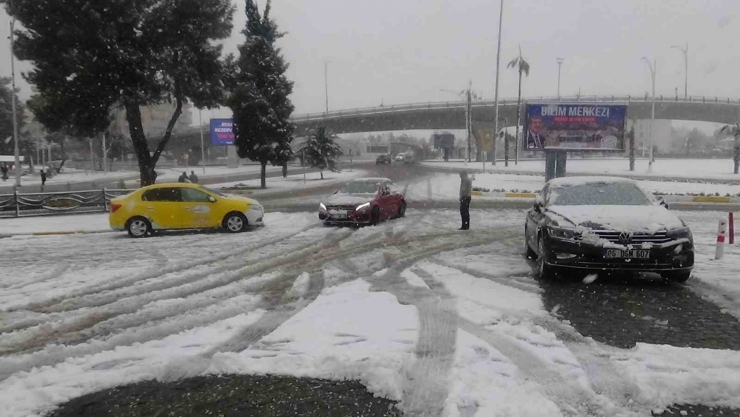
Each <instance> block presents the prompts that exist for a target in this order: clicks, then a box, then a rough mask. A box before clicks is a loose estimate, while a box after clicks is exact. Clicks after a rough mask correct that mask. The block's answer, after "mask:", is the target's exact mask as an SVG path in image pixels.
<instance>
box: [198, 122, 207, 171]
mask: <svg viewBox="0 0 740 417" xmlns="http://www.w3.org/2000/svg"><path fill="white" fill-rule="evenodd" d="M198 124H200V160H201V161H202V164H203V175H205V174H206V150H205V147H203V110H201V109H198Z"/></svg>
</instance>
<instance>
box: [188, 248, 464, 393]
mask: <svg viewBox="0 0 740 417" xmlns="http://www.w3.org/2000/svg"><path fill="white" fill-rule="evenodd" d="M448 235H449V234H448ZM420 238H425V239H424V240H426V239H427V238H428V236H422V237H420ZM389 241H392V242H393V243H389ZM381 242H382V243H383V244H382V246H381V245H380V242H371V243H369V244H366V245H373V246H381V247H380V248H376V249H381V248H382V249H386V248H388V247H389V246H391V245H394V246H397V245H403V244H408V243H412V242H414V240H412V239H410V238H402V237H395V238H393V239H387V240H386V241H381ZM450 247H459V245H458V244H456V243H452V244H451V243H449V242H447V243H443V244H441V245H440V247H439V248H433V249H429V248H424V249H421V250H417V251H415V252H412V253H411V254H406V255H405V258H409V261H407V262H412V263H413V262H415V261H416V260H418V259H419V257H420V256H421V257H426V256H429V255H430V254H433V253H439V252H441V251H444V250H449V249H450ZM359 249H361V250H365V249H366V248H359ZM355 252H357V249H352V250H348V251H345V252H344V253H341V254H340V256H330V257H329V258H330V259H329V260H331V261H334V260H338V261H339V264H340V265H342V266H344V267H345V268H347V269H348V270H349V271H352V270H354V269H356V268H355V267H354V266H352V264H351V263H349V261H347V255H349V254H351V253H355ZM325 263H326V262H324V263H322V265H323V264H325ZM313 267H314V268H317V267H319V265H313ZM307 269H308V270H311V269H310V268H307ZM376 269H377V271H379V270H382V269H384V268H383V267H380V268H376ZM377 271H364V274H365V275H367V274H370V275H372V274H373V273H375V272H377ZM317 274H321V272H314V273H312V274H311V286H310V288H312V290H309V292H308V293H307V294H306V296H304V297H303V298H302V299H301V300H298V301H297V302H293V303H292V304H290V305H285V304H281V303H277V304H275V306H274V307H273V308H272V309H271V310H268V311H267V312H266V313H265V314H264V315H263V316H262V317H261V318H260V319H259V320H258V321H257V322H256V323H253V324H252V325H250V326H247V327H246V328H245V329H244V330H243V331H242V332H241V333H240V334H239V335H238V336H236V337H234V339H232V340H229V341H228V342H226V343H224V344H222V345H220V346H216V347H214V348H213V349H211V350H210V351H209V352H208V353H207V354H205V355H203V358H206V359H207V358H209V357H212V356H213V355H214V354H216V353H220V352H240V351H243V350H246V349H248V348H249V347H250V346H254V345H255V344H258V343H259V341H260V340H261V339H262V338H263V337H265V336H267V335H268V334H270V333H272V332H273V331H274V330H275V329H277V328H278V327H279V326H280V325H282V324H283V323H284V322H285V321H287V320H289V319H290V318H291V317H293V316H294V315H296V314H298V313H299V312H300V311H301V310H303V309H304V308H305V307H306V306H308V305H309V304H310V303H311V302H313V300H314V299H315V298H316V297H318V295H319V294H320V292H321V290H322V289H323V285H324V280H323V277H322V278H321V281H318V277H317ZM398 274H400V272H398V273H397V275H398ZM319 276H320V275H319ZM356 278H357V277H352V278H350V277H349V276H348V278H347V280H350V279H356ZM398 278H399V279H400V275H398ZM401 280H402V279H401ZM319 282H320V284H319ZM403 282H405V280H404V281H403ZM287 288H288V286H287V285H285V286H283V287H282V288H281V289H282V291H278V292H277V293H276V294H274V295H273V299H274V300H278V299H281V300H282V299H283V296H284V294H285V292H284V291H287ZM425 311H426V310H425ZM433 316H434V312H432V311H430V312H429V314H425V317H433ZM433 322H434V320H431V321H430V320H426V319H425V323H427V325H426V326H425V328H426V329H427V330H428V331H427V332H425V334H427V333H428V334H430V335H431V334H432V333H434V331H433V328H434V325H433V324H432V323H433ZM452 328H453V329H454V328H455V327H454V326H452ZM425 340H426V339H425ZM452 340H453V344H452V346H453V351H454V337H453V339H452ZM429 341H432V340H431V339H429ZM432 342H433V341H432ZM423 349H426V350H427V351H431V350H432V349H433V343H431V344H430V343H427V342H425V344H424V347H423ZM432 361H433V360H432ZM432 367H433V366H426V367H422V369H421V371H422V372H423V371H424V370H426V369H432ZM427 379H428V378H427Z"/></svg>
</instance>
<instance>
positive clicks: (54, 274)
mask: <svg viewBox="0 0 740 417" xmlns="http://www.w3.org/2000/svg"><path fill="white" fill-rule="evenodd" d="M67 269H69V263H68V262H61V263H59V264H58V265H57V266H56V267H54V269H52V270H51V271H49V272H47V273H45V274H41V275H40V276H39V277H37V278H34V279H30V280H28V281H23V282H16V283H14V284H11V285H9V286H6V287H4V288H7V289H8V290H10V291H3V295H5V294H9V295H12V294H13V290H20V289H23V288H25V287H27V286H29V285H32V284H38V283H41V282H44V281H49V280H51V279H54V278H58V277H59V276H61V275H62V274H64V273H65V272H66V271H67Z"/></svg>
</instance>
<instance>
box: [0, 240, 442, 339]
mask: <svg viewBox="0 0 740 417" xmlns="http://www.w3.org/2000/svg"><path fill="white" fill-rule="evenodd" d="M338 234H339V235H340V236H339V238H335V239H333V240H332V239H331V236H329V237H327V239H328V240H329V241H328V242H327V241H326V239H325V240H324V241H322V242H319V243H315V244H313V245H311V247H310V248H309V249H310V251H308V252H302V253H296V252H294V253H293V254H291V255H289V256H288V258H289V259H287V261H284V262H280V263H277V264H275V263H274V260H269V263H268V264H267V265H266V266H264V265H263V266H260V267H259V268H257V267H253V268H252V271H251V274H245V273H240V272H239V271H237V272H234V273H232V274H229V275H228V276H226V277H223V278H224V279H228V281H229V282H228V283H231V282H233V281H238V280H239V279H243V278H245V277H247V276H250V275H252V276H253V275H256V274H257V273H266V272H269V271H270V270H272V269H277V268H280V267H290V266H291V265H293V266H297V267H299V268H305V267H306V266H307V264H306V259H305V258H309V256H310V255H314V257H313V258H311V259H312V260H311V261H310V262H309V264H308V265H310V264H312V263H313V264H316V265H317V266H321V265H323V264H324V263H326V262H328V261H331V260H335V259H339V258H341V257H343V256H348V255H351V254H354V253H360V252H363V251H365V250H366V249H368V248H369V247H373V246H376V245H378V244H380V243H379V242H380V240H376V239H374V238H375V237H376V236H377V237H379V238H380V237H382V235H383V232H382V231H379V232H376V233H374V234H372V235H371V237H372V238H371V239H370V240H369V241H368V242H365V243H363V244H361V245H353V246H352V247H351V248H349V249H344V250H339V249H337V250H336V251H332V250H328V249H329V248H330V247H331V246H332V245H338V244H339V243H340V242H341V241H343V240H344V239H346V238H348V237H350V236H352V233H351V232H350V233H343V231H340V232H339V233H338ZM427 238H434V236H429V237H427V236H422V237H420V238H418V239H427ZM407 240H408V239H407ZM302 270H303V269H301V270H300V271H302ZM300 271H297V272H294V273H293V276H292V278H293V279H294V278H295V276H297V275H299V274H300ZM224 279H222V281H223V280H224ZM273 281H276V282H278V283H279V282H281V281H285V280H284V279H282V280H281V279H276V280H273ZM228 283H227V284H228ZM221 284H222V285H219V286H217V287H222V286H223V284H224V283H223V282H221ZM268 285H269V286H275V285H276V284H275V283H272V282H269V283H267V284H265V286H268ZM201 289H203V288H201ZM205 289H206V290H210V289H212V288H205ZM173 290H177V288H174V289H170V291H169V293H172V291H173ZM162 292H163V291H159V292H156V293H150V294H146V295H145V296H144V297H128V298H124V299H118V300H116V301H115V302H114V303H112V304H109V305H107V306H106V307H105V308H98V309H93V311H92V312H90V311H89V310H88V309H83V310H84V312H85V314H84V315H82V316H79V317H74V318H72V319H70V320H68V321H62V323H61V324H58V325H56V326H54V325H53V324H46V325H44V326H37V327H36V328H32V329H29V330H28V332H27V333H26V334H20V335H19V334H5V335H3V336H5V338H6V339H8V338H14V339H20V340H21V342H20V343H15V344H13V343H10V342H8V341H7V340H6V341H4V343H3V345H5V346H4V347H3V350H4V351H6V352H10V353H20V352H23V351H26V350H33V349H36V348H39V347H42V346H43V345H44V344H45V342H47V341H49V340H50V339H56V341H57V342H65V343H81V342H84V341H85V340H89V339H91V338H93V337H98V336H104V335H106V334H109V333H111V332H112V331H117V330H121V329H123V328H126V327H131V326H135V325H140V324H142V323H144V322H148V321H150V320H152V318H153V315H155V314H154V313H153V312H151V311H148V310H147V311H145V313H146V314H140V313H142V312H141V311H139V308H141V307H143V306H144V305H146V304H148V303H151V302H156V301H158V300H164V299H167V298H183V297H184V296H185V295H187V294H185V293H183V292H182V291H180V292H178V293H177V294H162ZM254 292H256V293H260V292H266V290H265V289H264V288H261V287H260V288H259V289H255V290H254ZM191 293H192V294H197V293H198V291H195V290H190V291H189V293H188V294H190V295H192V294H191ZM230 295H231V291H228V290H226V289H225V291H222V292H221V293H219V294H209V296H208V298H206V299H205V300H202V301H201V302H193V301H192V300H190V299H187V298H185V299H182V300H179V303H178V304H180V305H181V306H182V307H181V308H180V310H187V309H189V308H195V307H204V306H205V305H208V304H212V303H214V302H217V301H219V300H221V299H223V298H224V297H227V296H230ZM176 307H177V305H173V303H171V302H168V303H166V304H165V306H164V308H166V309H168V312H167V313H165V314H164V316H162V315H160V316H157V317H154V318H157V319H162V318H165V317H166V316H168V315H171V314H173V313H172V310H176ZM122 315H128V316H127V317H124V318H123V320H121V322H120V323H118V322H117V321H116V319H117V318H118V317H119V316H122ZM35 320H37V321H39V320H42V319H41V318H39V317H37V318H36V319H35ZM111 323H115V324H111ZM87 328H91V329H90V330H88V331H85V332H82V330H84V329H87Z"/></svg>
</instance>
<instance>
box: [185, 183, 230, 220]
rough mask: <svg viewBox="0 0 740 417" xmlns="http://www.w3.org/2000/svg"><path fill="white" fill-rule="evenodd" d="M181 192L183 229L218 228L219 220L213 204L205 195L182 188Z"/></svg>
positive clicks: (194, 190) (198, 191)
mask: <svg viewBox="0 0 740 417" xmlns="http://www.w3.org/2000/svg"><path fill="white" fill-rule="evenodd" d="M180 190H181V191H182V200H183V201H182V203H181V204H182V211H181V216H182V226H181V227H183V228H185V229H190V228H193V229H198V228H205V227H218V226H220V224H221V219H220V218H217V217H218V213H217V211H218V210H216V206H215V204H216V203H215V202H213V201H211V196H210V195H208V194H207V193H205V192H203V191H200V190H196V189H193V188H186V187H183V188H181V189H180Z"/></svg>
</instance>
